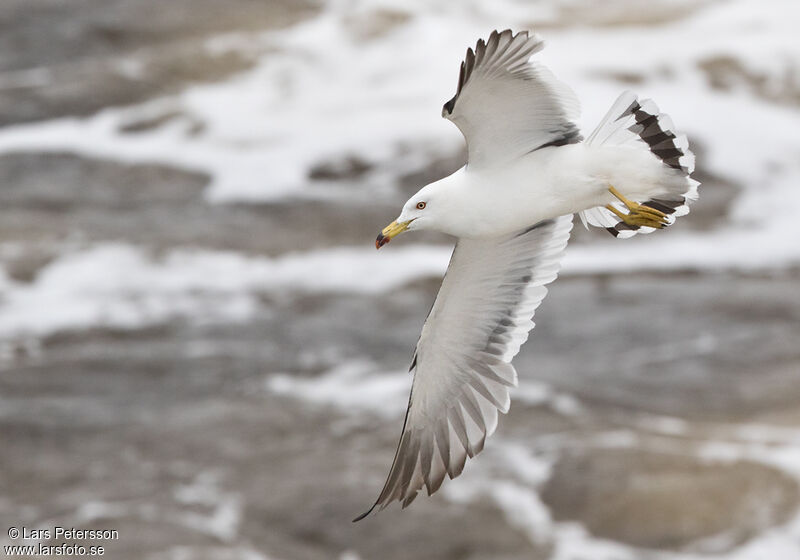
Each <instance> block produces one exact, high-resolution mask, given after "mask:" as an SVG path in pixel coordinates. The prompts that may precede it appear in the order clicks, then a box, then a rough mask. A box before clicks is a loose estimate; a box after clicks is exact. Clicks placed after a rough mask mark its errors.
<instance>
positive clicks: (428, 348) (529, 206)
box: [358, 30, 698, 519]
mask: <svg viewBox="0 0 800 560" xmlns="http://www.w3.org/2000/svg"><path fill="white" fill-rule="evenodd" d="M542 47H543V43H542V41H541V39H540V38H539V37H538V36H537V35H535V34H534V35H529V34H528V33H526V32H523V33H518V34H516V35H513V34H512V33H511V31H508V30H506V31H503V32H501V33H498V32H497V31H494V32H492V34H491V35H490V36H489V38H488V39H487V40H486V41H483V40H480V41H478V44H477V46H476V48H475V50H474V51H473V50H472V49H469V50H468V51H467V55H466V58H465V60H464V62H463V63H462V65H461V72H460V74H459V82H458V88H457V91H456V95H455V96H454V97H453V98H452V99H451V100H450V101H448V102H447V103H445V105H444V107H443V109H442V115H443V116H444V117H445V118H447V119H450V120H452V121H453V122H454V123H455V124H456V126H458V128H459V129H460V130H461V132H462V133H463V134H464V138H465V139H466V142H467V147H468V163H467V165H466V166H465V167H464V168H462V169H460V170H459V171H457V172H456V173H454V174H452V175H450V176H448V177H445V178H443V179H441V180H439V181H436V182H434V183H431V184H429V185H427V186H425V187H424V188H422V189H421V190H420V191H419V192H418V193H417V194H415V195H414V196H413V197H411V198H410V199H409V200H408V202H406V204H405V205H404V207H403V210H402V212H401V213H400V216H398V218H397V220H396V221H395V222H394V223H392V224H390V225H389V226H387V228H385V229H384V230H383V231H382V232H381V234H380V235H379V236H378V239H377V241H376V245H377V246H378V247H379V248H380V247H381V246H382V245H384V244H385V243H388V241H389V240H391V239H392V238H393V237H394V236H396V235H398V234H399V233H402V232H403V231H406V230H415V229H433V230H437V231H441V232H444V233H448V234H451V235H454V236H456V237H458V238H459V239H458V243H457V245H456V248H455V250H454V251H453V256H452V258H451V261H450V266H449V267H448V270H447V273H446V275H445V278H444V280H443V282H442V287H441V289H440V290H439V294H438V296H437V298H436V301H435V303H434V305H433V307H432V309H431V311H430V314H429V315H428V318H427V320H426V321H425V325H424V326H423V329H422V333H421V335H420V338H419V341H418V342H417V347H416V351H415V354H414V359H413V362H412V365H411V371H412V372H413V374H414V382H413V385H412V389H411V396H410V398H409V405H408V410H407V413H406V418H405V423H404V426H403V432H402V435H401V438H400V443H399V445H398V448H397V452H396V454H395V458H394V461H393V463H392V467H391V470H390V472H389V477H388V479H387V481H386V484H385V485H384V488H383V490H382V491H381V493H380V496H379V497H378V500H377V501H376V503H375V506H380V507H381V508H383V507H386V506H387V505H388V504H389V503H391V502H392V501H395V500H399V501H401V502H402V503H403V506H404V507H405V506H406V505H408V504H409V503H411V501H412V500H413V499H414V498H415V497H416V495H417V493H418V492H419V490H420V489H421V488H422V487H423V486H425V487H426V488H427V491H428V493H429V494H430V493H433V492H435V491H436V490H437V489H438V488H439V486H440V485H441V484H442V481H443V480H444V477H445V476H449V477H450V478H455V477H456V476H458V475H459V474H460V473H461V471H462V469H463V468H464V463H465V461H466V459H467V457H472V456H474V455H475V454H477V453H479V452H480V451H481V450H482V449H483V445H484V441H485V439H486V437H487V436H489V435H491V434H492V432H494V430H495V428H496V426H497V413H498V411H499V412H503V413H505V412H507V411H508V407H509V404H510V393H509V390H510V388H512V387H514V386H515V385H516V382H517V374H516V371H515V370H514V367H513V366H512V365H511V360H512V358H513V357H514V356H515V355H516V354H517V352H518V351H519V348H520V346H521V345H522V343H524V342H525V340H526V339H527V337H528V332H529V331H530V330H531V329H532V328H533V321H532V318H533V314H534V311H535V309H536V307H538V305H539V304H540V303H541V301H542V299H544V297H545V295H546V293H547V288H546V287H545V286H546V285H547V284H549V283H550V282H552V281H553V280H554V279H555V278H556V275H557V273H558V268H559V263H560V260H561V256H562V254H563V252H564V249H565V247H566V245H567V242H568V239H569V233H570V230H571V228H572V214H574V213H579V214H580V216H581V219H582V220H583V222H584V224H587V225H592V226H599V227H604V228H606V229H607V230H608V231H609V232H611V233H612V234H614V235H615V236H620V237H628V236H630V235H633V234H635V233H637V232H648V231H653V229H654V228H661V227H664V226H666V225H669V224H671V223H672V222H673V221H674V219H675V217H676V216H680V215H683V214H685V213H686V212H688V206H687V205H688V203H689V201H691V200H693V199H694V198H696V196H697V185H698V183H697V182H696V181H694V180H692V179H691V178H690V174H691V172H692V170H693V167H694V156H693V155H692V154H691V152H690V151H689V149H688V142H687V141H686V138H685V136H682V135H679V134H677V133H675V132H674V131H673V128H672V124H671V121H670V120H669V118H668V117H667V116H666V115H663V114H661V113H659V111H658V108H657V107H656V106H655V103H653V102H652V101H649V100H645V101H639V100H638V99H637V98H636V96H635V95H633V94H632V93H628V92H626V93H623V94H622V95H621V96H620V97H619V99H618V100H617V101H616V102H615V103H614V105H613V106H612V108H611V109H610V110H609V112H608V114H607V115H606V116H605V118H604V119H603V120H602V121H601V123H600V125H599V126H598V127H597V129H596V130H595V131H594V132H592V134H591V135H590V136H589V138H588V139H587V141H586V142H582V140H583V138H582V136H581V134H580V131H579V129H578V127H577V125H576V124H575V120H576V119H577V117H578V115H579V105H578V101H577V98H576V97H575V95H574V94H573V93H572V91H571V90H570V89H569V88H568V87H567V86H566V85H565V84H563V83H561V82H559V81H558V80H557V79H556V78H555V77H554V76H553V74H552V73H551V72H550V71H549V70H547V69H546V68H544V67H543V66H541V65H539V64H536V63H533V62H530V61H529V58H530V57H531V56H532V55H533V54H534V53H536V52H538V51H539V50H541V49H542ZM612 187H613V189H615V191H614V192H613V193H612V190H610V189H611V188H612ZM623 201H624V204H623ZM628 210H629V211H630V214H626V213H625V212H626V211H628ZM375 506H373V508H374V507H375ZM373 508H371V509H370V510H369V511H368V512H366V513H365V514H363V515H362V516H360V517H359V518H358V519H361V518H363V517H364V516H366V515H367V514H368V513H369V512H370V511H372V509H373Z"/></svg>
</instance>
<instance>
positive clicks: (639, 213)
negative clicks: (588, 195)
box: [606, 187, 669, 229]
mask: <svg viewBox="0 0 800 560" xmlns="http://www.w3.org/2000/svg"><path fill="white" fill-rule="evenodd" d="M608 192H610V193H611V194H613V195H614V196H615V197H616V198H617V199H619V201H620V202H622V204H624V205H625V208H627V209H628V213H627V214H625V213H623V212H621V211H620V210H619V209H617V208H616V207H614V206H613V205H611V204H606V208H607V209H608V210H610V211H611V212H613V213H614V214H615V215H616V216H617V217H618V218H619V219H620V220H622V221H623V222H625V223H626V224H628V225H629V226H639V227H641V226H645V227H651V228H655V229H662V228H663V227H665V226H667V225H669V221H668V220H667V215H666V214H664V213H663V212H660V211H658V210H656V209H655V208H650V207H648V206H643V205H641V204H639V203H637V202H634V201H632V200H629V199H627V198H625V196H624V195H623V194H622V193H621V192H619V191H618V190H617V189H615V188H614V187H609V188H608Z"/></svg>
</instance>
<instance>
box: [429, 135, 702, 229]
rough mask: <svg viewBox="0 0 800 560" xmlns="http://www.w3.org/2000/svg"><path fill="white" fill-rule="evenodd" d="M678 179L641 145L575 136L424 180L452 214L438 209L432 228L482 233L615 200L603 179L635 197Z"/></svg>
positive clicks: (671, 188) (679, 183) (681, 181)
mask: <svg viewBox="0 0 800 560" xmlns="http://www.w3.org/2000/svg"><path fill="white" fill-rule="evenodd" d="M685 181H686V179H685V177H684V176H683V175H681V174H680V173H676V172H674V170H672V169H670V168H668V167H667V166H665V165H663V164H662V163H661V161H659V159H658V158H656V157H655V156H654V155H653V154H652V153H651V152H650V151H649V150H648V149H647V148H646V146H644V145H642V146H638V145H633V146H594V145H587V144H583V143H581V144H569V145H566V146H560V147H552V148H544V149H541V150H536V151H534V152H532V153H530V154H528V155H526V156H523V157H521V158H518V159H515V160H512V161H510V162H507V163H504V164H502V165H498V166H496V167H492V168H479V169H473V168H470V166H469V165H467V166H465V167H464V168H462V169H459V170H458V171H456V172H455V173H453V174H452V175H450V176H449V177H445V178H444V179H442V180H441V181H437V182H436V183H433V184H431V185H429V186H428V187H427V188H431V189H435V190H436V191H437V195H438V193H441V195H439V196H442V195H443V196H444V197H446V203H447V207H448V212H447V215H448V217H452V219H448V217H444V216H438V219H437V222H438V223H437V224H436V226H437V227H436V228H435V229H439V230H441V231H444V232H445V233H449V234H451V235H455V236H457V237H465V238H486V237H496V236H499V235H505V234H508V233H511V232H514V231H518V230H521V229H524V228H527V227H530V226H531V225H533V224H536V223H538V222H540V221H542V220H546V219H550V218H555V217H557V216H562V215H565V214H574V213H576V212H580V211H582V210H587V209H589V208H594V207H597V206H604V205H606V204H609V203H611V202H613V201H614V200H615V199H614V197H613V196H612V195H611V193H610V192H609V191H608V188H609V187H610V186H614V187H616V188H617V189H618V190H619V191H620V192H621V193H622V194H624V195H625V196H626V197H628V198H630V199H632V200H634V201H637V202H642V201H645V200H648V199H651V198H658V197H660V196H664V195H665V194H667V193H670V192H675V191H676V189H677V190H680V189H681V188H684V187H685ZM439 196H437V198H438V197H439ZM443 218H444V219H443Z"/></svg>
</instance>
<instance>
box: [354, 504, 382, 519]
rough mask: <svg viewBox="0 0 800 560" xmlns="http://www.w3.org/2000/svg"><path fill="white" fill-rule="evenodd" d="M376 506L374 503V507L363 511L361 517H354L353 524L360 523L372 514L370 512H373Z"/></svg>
mask: <svg viewBox="0 0 800 560" xmlns="http://www.w3.org/2000/svg"><path fill="white" fill-rule="evenodd" d="M377 505H378V504H377V503H376V504H374V505H373V506H372V507H371V508H369V509H368V510H367V511H365V512H364V513H362V514H361V515H359V516H358V517H356V518H355V519H353V523H356V522H357V521H361V520H362V519H364V518H365V517H366V516H368V515H369V514H370V513H372V510H373V509H375V506H377Z"/></svg>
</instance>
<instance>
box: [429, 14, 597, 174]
mask: <svg viewBox="0 0 800 560" xmlns="http://www.w3.org/2000/svg"><path fill="white" fill-rule="evenodd" d="M543 47H544V43H543V41H542V40H541V38H540V37H539V36H538V35H536V34H530V35H529V34H528V33H527V32H524V31H523V32H521V33H517V34H516V35H513V34H512V33H511V31H510V30H505V31H503V32H501V33H498V32H497V31H493V32H492V33H491V35H489V38H488V39H487V40H486V41H484V40H483V39H481V40H480V41H478V44H477V45H476V47H475V50H474V51H473V50H472V49H468V50H467V54H466V58H465V60H464V62H462V64H461V71H460V73H459V79H458V88H457V91H456V95H455V96H454V97H453V98H452V99H451V100H450V101H448V102H447V103H445V105H444V107H443V109H442V116H444V117H445V118H447V119H449V120H451V121H453V123H455V125H456V126H457V127H458V128H459V129H460V130H461V132H462V134H463V135H464V138H465V139H466V141H467V148H468V151H469V163H470V165H479V166H480V165H492V164H497V163H502V162H503V161H508V160H511V159H514V158H516V157H520V156H522V155H524V154H526V153H529V152H531V151H533V150H536V149H540V148H543V147H546V146H561V145H564V144H570V143H574V142H579V141H580V140H581V139H582V138H581V135H580V130H579V129H578V126H577V125H576V124H575V121H576V120H577V118H578V117H579V115H580V105H579V103H578V100H577V97H576V96H575V94H574V93H573V92H572V90H571V89H570V88H569V87H568V86H567V85H566V84H564V83H563V82H560V81H559V80H558V79H556V77H555V76H554V75H553V74H552V73H551V72H550V71H549V70H548V69H547V68H545V67H544V66H542V65H541V64H539V63H536V62H531V61H529V59H530V57H531V56H532V55H533V54H535V53H537V52H539V51H540V50H541V49H542V48H543Z"/></svg>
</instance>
